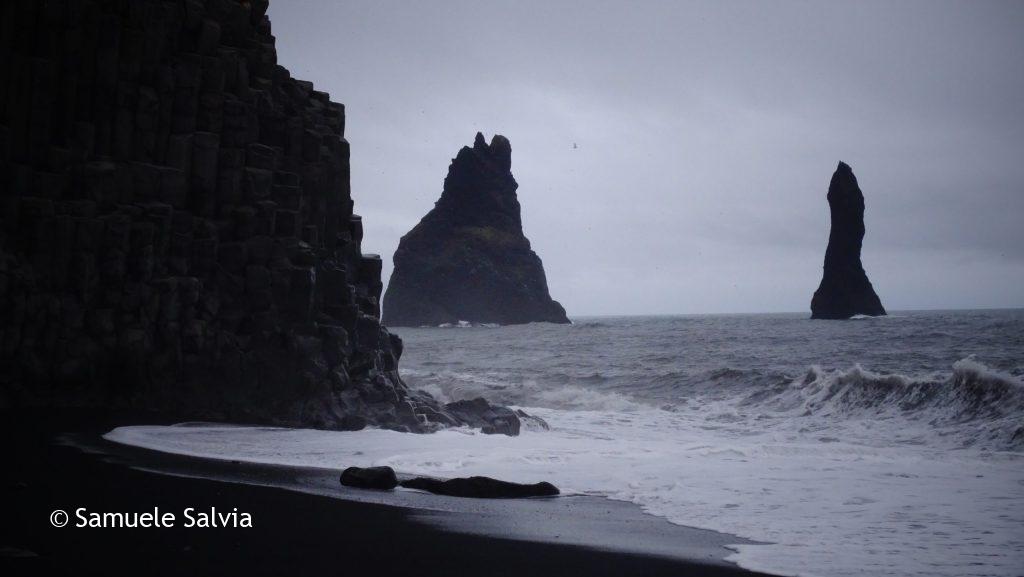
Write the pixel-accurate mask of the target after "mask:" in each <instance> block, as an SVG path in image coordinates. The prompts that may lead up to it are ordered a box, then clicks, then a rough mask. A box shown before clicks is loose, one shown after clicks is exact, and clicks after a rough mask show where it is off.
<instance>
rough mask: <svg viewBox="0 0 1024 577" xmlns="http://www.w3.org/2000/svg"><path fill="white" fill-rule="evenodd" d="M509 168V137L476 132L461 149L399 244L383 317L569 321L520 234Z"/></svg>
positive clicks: (398, 322)
mask: <svg viewBox="0 0 1024 577" xmlns="http://www.w3.org/2000/svg"><path fill="white" fill-rule="evenodd" d="M511 167H512V146H511V145H510V144H509V141H508V139H507V138H505V137H504V136H500V135H495V136H494V137H493V138H492V139H491V143H490V144H487V142H486V141H485V140H484V137H483V135H482V134H480V133H477V135H476V140H475V142H474V143H473V146H472V148H470V147H468V146H467V147H463V148H462V150H460V151H459V154H458V156H456V157H455V159H454V160H452V163H451V166H450V167H449V168H448V176H447V177H446V178H445V180H444V191H443V192H442V193H441V199H440V200H438V201H437V204H436V205H435V206H434V208H433V210H431V211H430V212H429V213H427V215H426V216H425V217H423V220H421V221H420V223H419V224H418V225H416V227H415V228H413V229H412V230H411V231H410V232H409V233H408V234H406V235H405V236H404V237H402V240H401V242H400V243H399V245H398V250H397V251H395V259H394V264H395V268H394V272H393V273H392V274H391V280H390V282H389V283H388V290H387V293H386V294H385V296H384V322H385V324H387V325H389V326H422V325H431V326H436V325H441V324H446V323H451V324H455V323H458V322H459V321H468V322H472V323H496V324H502V325H508V324H519V323H529V322H534V321H544V322H553V323H568V322H569V319H568V318H567V317H566V316H565V309H563V308H562V306H561V305H560V304H558V303H557V302H555V301H554V300H552V299H551V296H550V295H549V294H548V285H547V279H546V277H545V276H544V267H543V265H542V264H541V261H540V258H539V257H538V256H537V254H536V253H535V252H533V250H531V248H530V241H529V240H527V239H526V237H525V236H524V235H523V224H522V219H521V217H520V207H519V200H518V199H517V197H516V189H517V188H518V186H519V185H518V184H517V183H516V181H515V179H514V178H513V177H512V172H511Z"/></svg>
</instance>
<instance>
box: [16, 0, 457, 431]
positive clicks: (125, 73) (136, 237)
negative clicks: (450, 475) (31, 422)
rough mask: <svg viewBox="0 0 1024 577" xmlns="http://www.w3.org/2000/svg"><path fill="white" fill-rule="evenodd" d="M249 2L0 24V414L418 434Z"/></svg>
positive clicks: (71, 5)
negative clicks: (141, 413)
mask: <svg viewBox="0 0 1024 577" xmlns="http://www.w3.org/2000/svg"><path fill="white" fill-rule="evenodd" d="M267 5H268V2H267V0H252V1H246V2H239V1H236V0H205V1H204V0H130V1H127V0H121V1H97V0H65V1H61V2H39V1H36V0H6V1H5V2H3V3H2V5H0V78H3V79H4V81H3V83H2V85H0V202H2V211H0V215H2V216H0V219H2V220H0V406H7V407H10V406H32V405H34V406H56V405H64V406H81V407H127V408H156V409H161V410H167V411H173V412H176V413H179V414H187V415H193V416H195V417H203V418H220V419H229V420H244V421H250V422H251V421H261V422H274V423H282V424H296V425H306V426H320V427H334V428H359V427H362V426H363V425H364V424H366V423H369V424H377V425H380V426H384V427H389V428H394V429H400V430H427V429H430V428H431V427H432V426H433V425H432V424H431V423H432V422H438V423H447V424H453V423H456V422H458V421H457V419H453V418H451V417H450V416H448V415H446V414H444V413H443V410H444V409H443V408H440V407H438V406H437V405H436V403H434V402H433V400H432V399H430V398H429V397H427V396H425V395H421V394H418V393H417V394H413V393H411V392H410V391H408V390H407V389H406V387H405V385H404V384H403V383H402V381H401V380H400V378H399V376H398V373H397V370H396V369H397V362H398V358H399V355H400V354H401V351H402V346H401V341H400V340H399V339H398V338H396V337H395V336H393V335H391V334H389V333H388V332H387V331H386V330H384V329H383V328H382V327H381V325H380V322H379V320H378V317H379V306H378V298H379V296H380V291H381V288H382V286H381V282H380V272H381V261H380V259H379V258H378V257H377V256H374V255H363V254H361V252H360V241H361V238H362V224H361V221H360V217H358V216H356V215H354V214H353V212H352V208H353V207H352V199H351V196H350V191H349V145H348V143H347V142H346V141H345V138H344V131H345V110H344V107H343V106H342V105H341V104H337V103H334V102H331V101H330V99H329V97H328V95H327V94H325V93H323V92H318V91H316V90H314V89H313V85H312V84H311V83H309V82H304V81H301V80H296V79H294V78H292V77H291V76H290V74H289V73H288V71H287V70H286V69H284V68H283V67H281V66H279V65H278V64H277V56H276V52H275V48H274V37H273V36H272V35H271V31H270V22H269V20H268V19H267V17H266V16H265V13H266V10H267V7H268V6H267Z"/></svg>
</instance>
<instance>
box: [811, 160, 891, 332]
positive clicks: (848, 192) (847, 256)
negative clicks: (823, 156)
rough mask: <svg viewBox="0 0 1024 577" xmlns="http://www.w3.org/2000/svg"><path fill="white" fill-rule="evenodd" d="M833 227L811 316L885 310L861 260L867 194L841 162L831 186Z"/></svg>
mask: <svg viewBox="0 0 1024 577" xmlns="http://www.w3.org/2000/svg"><path fill="white" fill-rule="evenodd" d="M828 206H829V210H830V211H831V213H832V231H831V232H830V233H829V236H828V248H827V249H826V250H825V272H824V275H823V276H822V278H821V284H820V285H819V286H818V290H816V291H814V297H813V298H812V299H811V318H812V319H848V318H850V317H852V316H854V315H869V316H880V315H884V314H885V309H884V308H882V301H881V300H879V298H878V295H877V294H875V289H874V287H872V286H871V281H869V280H868V275H867V274H866V273H865V272H864V267H863V265H861V262H860V248H861V244H862V242H863V241H864V195H863V194H862V193H861V191H860V187H859V186H857V177H856V176H854V175H853V170H851V169H850V166H849V165H848V164H846V163H845V162H840V163H839V167H838V168H836V171H835V173H833V174H832V182H831V183H829V186H828Z"/></svg>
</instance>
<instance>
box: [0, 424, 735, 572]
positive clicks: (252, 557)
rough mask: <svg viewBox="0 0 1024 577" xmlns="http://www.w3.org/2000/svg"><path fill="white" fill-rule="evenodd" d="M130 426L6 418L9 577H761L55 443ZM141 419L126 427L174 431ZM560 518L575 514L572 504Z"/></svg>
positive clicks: (4, 561)
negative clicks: (202, 520)
mask: <svg viewBox="0 0 1024 577" xmlns="http://www.w3.org/2000/svg"><path fill="white" fill-rule="evenodd" d="M124 418H126V416H125V415H112V416H108V417H104V418H94V417H88V418H83V417H81V416H77V417H76V416H74V415H55V414H52V413H51V414H50V415H49V416H47V417H43V416H40V415H27V414H19V415H12V414H9V412H8V414H5V415H3V431H4V436H5V438H6V439H8V446H9V448H10V449H9V454H8V458H7V459H6V461H7V465H8V466H7V467H5V471H4V473H3V475H4V480H3V483H4V488H5V490H4V493H5V502H6V503H5V506H4V509H5V514H4V515H3V529H2V533H0V571H2V572H3V574H4V575H40V574H56V575H113V574H119V575H120V574H137V573H141V574H147V575H186V574H187V575H210V574H221V575H332V574H353V573H362V572H370V573H372V574H375V575H523V574H530V575H652V576H653V575H675V576H679V575H710V576H727V575H755V573H751V572H748V571H744V570H742V569H738V568H735V567H732V566H728V565H721V564H707V563H705V562H693V561H687V560H681V559H678V558H667V557H664V556H659V555H643V554H635V553H621V552H613V551H607V550H598V549H594V548H588V547H581V546H578V545H565V544H560V543H540V542H534V541H526V540H512V539H500V538H493V537H486V536H479V535H471V534H465V533H462V532H452V531H444V530H440V529H438V528H436V527H434V526H431V525H430V524H426V523H424V522H421V521H419V520H417V516H418V515H420V516H421V517H422V515H421V514H420V513H421V512H416V511H413V510H411V509H408V508H403V507H395V506H388V505H380V504H372V503H360V502H351V501H345V500H341V499H336V498H330V497H325V496H318V495H309V494H303V493H298V492H294V491H286V490H282V489H278V488H271V487H260V486H253V485H246V484H237V483H226V482H219V481H210V480H204V479H193V478H184V477H178V476H172V475H161V474H156V473H151V472H145V471H140V470H136V469H134V468H131V467H128V466H126V465H125V464H123V463H119V462H116V461H117V459H109V458H106V457H104V456H102V455H98V454H90V453H88V452H85V451H82V450H81V449H79V448H75V447H71V446H66V445H63V444H61V443H60V442H59V439H60V437H61V434H62V433H69V432H74V433H77V434H79V435H83V436H85V435H96V438H98V434H99V433H102V432H103V431H105V430H109V429H110V428H112V427H113V426H115V425H117V424H121V423H124V422H126V421H123V420H118V419H124ZM139 419H140V418H139V417H138V416H137V415H136V416H133V417H132V418H131V420H130V421H127V422H136V423H137V422H150V423H153V424H157V423H168V422H173V421H174V420H175V419H168V418H167V417H157V416H147V417H145V421H140V420H139ZM147 453H149V455H150V457H152V458H155V459H157V460H160V459H167V460H169V461H174V460H175V459H178V460H179V461H178V462H177V463H176V464H175V465H174V466H177V467H180V458H177V457H173V456H169V455H166V456H164V455H161V454H159V453H152V452H147ZM201 463H202V461H197V468H201V467H202V465H201ZM224 465H225V466H230V465H231V464H230V463H229V464H224ZM169 468H170V469H173V467H169ZM78 507H86V508H88V509H89V510H90V511H96V512H117V511H120V512H146V511H152V510H153V508H154V507H159V508H160V511H161V512H173V513H175V515H176V517H177V523H176V525H175V526H174V527H170V528H159V529H157V528H147V529H141V528H119V529H118V528H106V529H89V528H77V527H73V526H72V525H74V524H75V522H76V520H75V516H74V509H76V508H78ZM187 507H194V508H195V509H196V510H197V511H203V510H209V509H210V508H211V507H216V508H217V509H218V510H219V511H222V512H224V511H231V510H232V508H237V509H238V511H240V512H249V513H251V514H252V517H253V527H252V528H233V527H226V528H185V527H183V526H182V525H183V524H184V521H185V519H184V517H183V516H182V514H181V513H182V511H184V509H185V508H187ZM55 509H64V510H67V511H69V512H70V513H71V515H72V517H71V523H70V524H69V526H66V527H63V528H55V527H53V526H51V524H50V522H49V515H50V513H51V512H52V511H53V510H55ZM556 511H560V512H562V513H567V514H571V513H570V512H571V511H572V507H563V508H560V509H557V510H556ZM431 514H434V515H436V514H437V513H431ZM556 516H557V515H556ZM644 517H646V516H644ZM491 521H492V522H493V519H492V520H491ZM563 521H565V519H561V520H559V519H551V518H547V519H546V518H543V517H540V516H538V517H537V518H536V522H537V523H538V524H551V523H554V525H555V526H559V525H560V524H561V525H564V526H566V527H572V524H571V523H569V524H566V523H564V522H563ZM483 522H484V523H486V522H487V520H486V519H484V520H483ZM520 522H522V521H521V520H520ZM682 534H683V535H686V534H685V533H682ZM622 537H623V539H624V540H628V539H630V538H631V536H630V535H623V536H622ZM633 538H635V537H633ZM692 540H695V541H699V538H696V537H695V538H693V539H692ZM688 547H693V548H694V550H695V551H697V550H700V547H701V544H700V543H687V542H680V543H679V548H680V550H681V551H687V548H688ZM704 547H705V548H706V545H704ZM717 563H720V561H717Z"/></svg>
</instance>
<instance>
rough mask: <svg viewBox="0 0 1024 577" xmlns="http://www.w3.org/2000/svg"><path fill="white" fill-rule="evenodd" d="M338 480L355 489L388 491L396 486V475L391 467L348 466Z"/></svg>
mask: <svg viewBox="0 0 1024 577" xmlns="http://www.w3.org/2000/svg"><path fill="white" fill-rule="evenodd" d="M340 481H341V484H342V485H345V486H346V487H355V488H357V489H378V490H381V491H390V490H391V489H394V488H395V487H397V486H398V477H397V476H395V470H394V469H392V468H391V467H349V468H347V469H345V470H344V471H342V472H341V479H340Z"/></svg>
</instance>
